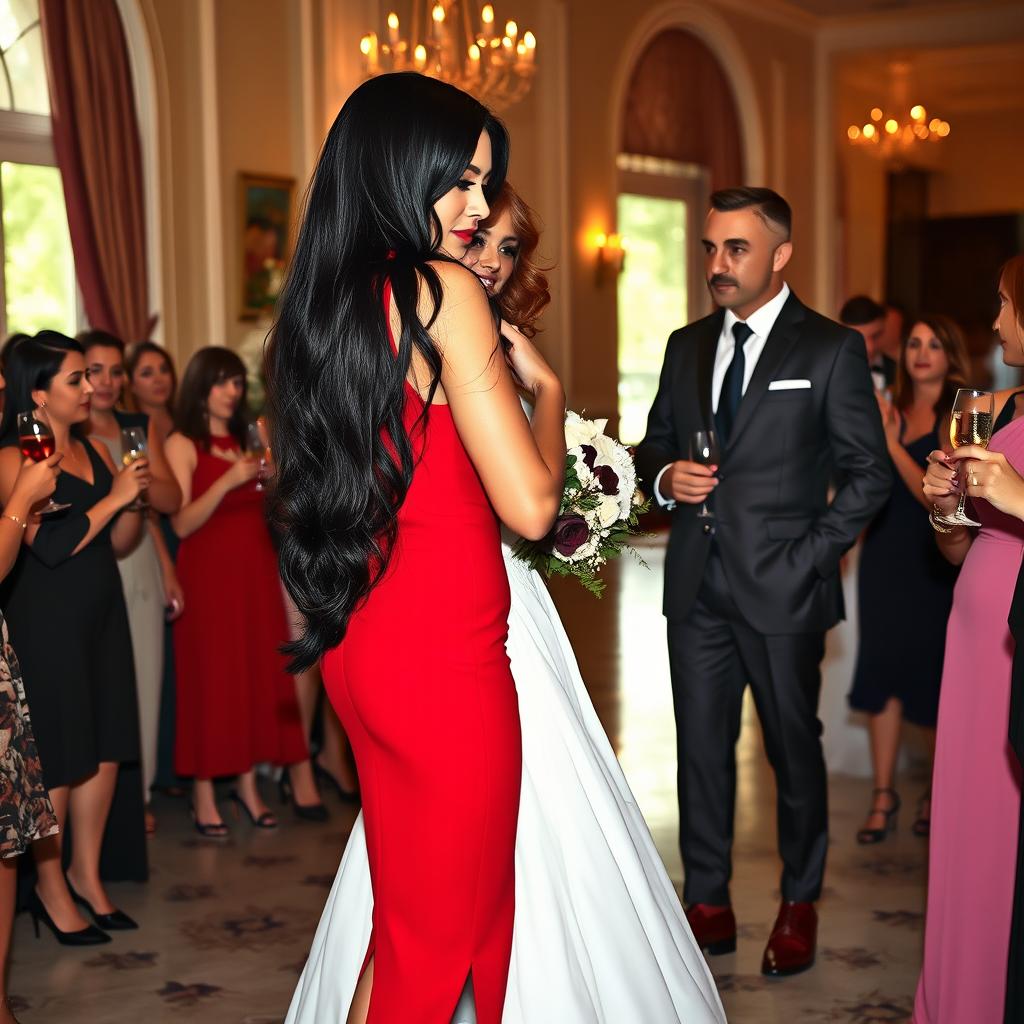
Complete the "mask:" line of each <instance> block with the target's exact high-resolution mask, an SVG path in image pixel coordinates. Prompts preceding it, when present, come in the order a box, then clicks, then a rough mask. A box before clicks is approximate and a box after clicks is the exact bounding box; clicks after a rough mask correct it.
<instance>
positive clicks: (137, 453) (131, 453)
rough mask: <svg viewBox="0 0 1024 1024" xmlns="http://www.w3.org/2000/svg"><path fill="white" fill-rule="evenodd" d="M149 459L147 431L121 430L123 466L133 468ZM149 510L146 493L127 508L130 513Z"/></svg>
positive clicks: (127, 428) (139, 429)
mask: <svg viewBox="0 0 1024 1024" xmlns="http://www.w3.org/2000/svg"><path fill="white" fill-rule="evenodd" d="M148 457H149V443H148V439H147V437H146V431H145V430H144V429H143V428H142V427H122V428H121V464H122V465H124V466H131V465H132V464H133V463H136V462H138V461H139V460H140V459H145V458H148ZM148 509H149V502H148V501H147V500H146V492H145V491H142V492H140V494H139V496H138V498H136V499H135V501H133V502H132V503H131V504H130V505H126V506H125V510H126V511H128V512H145V511H147V510H148Z"/></svg>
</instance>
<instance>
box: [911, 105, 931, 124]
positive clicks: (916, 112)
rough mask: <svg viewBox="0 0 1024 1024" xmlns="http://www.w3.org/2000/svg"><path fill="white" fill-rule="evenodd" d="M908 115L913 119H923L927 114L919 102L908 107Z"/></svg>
mask: <svg viewBox="0 0 1024 1024" xmlns="http://www.w3.org/2000/svg"><path fill="white" fill-rule="evenodd" d="M910 116H911V117H912V118H913V119H914V120H915V121H923V120H924V119H925V118H926V117H927V116H928V114H927V112H926V111H925V109H924V107H922V106H921V104H920V103H918V104H917V106H916V107H911V108H910Z"/></svg>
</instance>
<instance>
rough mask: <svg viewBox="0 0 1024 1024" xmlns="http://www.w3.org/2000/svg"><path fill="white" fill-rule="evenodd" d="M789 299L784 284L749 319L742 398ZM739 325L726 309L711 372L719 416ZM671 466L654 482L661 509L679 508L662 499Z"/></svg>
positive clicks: (713, 399)
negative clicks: (723, 386) (662, 488)
mask: <svg viewBox="0 0 1024 1024" xmlns="http://www.w3.org/2000/svg"><path fill="white" fill-rule="evenodd" d="M789 295H790V292H789V285H788V284H786V283H785V282H783V283H782V289H781V290H780V291H779V294H778V295H776V296H775V297H774V298H771V299H769V300H768V301H767V302H766V303H765V304H764V305H763V306H761V307H760V308H759V309H755V310H754V312H753V313H751V314H750V316H748V317H747V320H746V324H747V326H748V327H749V328H750V330H751V331H752V332H753V333H752V334H751V335H750V337H749V338H747V340H746V341H745V342H744V343H743V355H744V356H745V357H746V364H745V366H744V370H743V390H742V394H744V395H745V394H746V393H747V387H748V385H749V384H750V379H751V377H753V376H754V367H755V366H757V361H758V359H760V358H761V353H762V352H763V351H764V345H765V342H766V341H767V340H768V335H769V334H771V332H772V328H773V327H774V326H775V321H776V320H778V318H779V314H780V313H781V312H782V307H783V306H784V305H785V304H786V299H788V298H789ZM736 323H739V317H737V316H736V314H735V313H734V312H733V311H732V310H731V309H727V310H726V311H725V318H724V319H723V320H722V333H721V334H719V336H718V347H717V348H716V349H715V366H714V369H713V370H712V371H711V408H712V410H713V411H714V412H716V413H717V412H718V400H719V398H720V397H721V395H722V382H723V381H724V380H725V372H726V370H728V369H729V364H730V363H731V362H732V357H733V354H734V353H735V351H736V339H735V338H734V337H733V334H732V328H733V324H736ZM671 465H672V463H669V465H668V466H664V467H662V469H661V472H659V473H658V475H657V476H656V477H655V478H654V497H655V499H656V500H657V502H658V504H659V505H661V507H662V508H667V509H670V510H671V509H674V508H675V507H676V503H675V502H674V501H672V500H670V499H668V498H664V497H662V494H661V486H660V485H661V478H662V477H663V476H664V475H665V470H666V469H668V468H669V466H671Z"/></svg>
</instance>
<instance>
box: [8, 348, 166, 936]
mask: <svg viewBox="0 0 1024 1024" xmlns="http://www.w3.org/2000/svg"><path fill="white" fill-rule="evenodd" d="M4 374H5V376H6V378H7V390H6V400H5V404H4V413H3V419H2V421H0V445H2V447H0V499H3V500H5V501H7V500H9V498H10V496H11V494H12V493H13V491H14V489H15V486H16V481H17V479H18V474H19V472H20V471H21V469H22V454H21V451H20V450H19V439H18V432H17V427H16V424H17V420H18V414H19V413H32V414H33V415H34V418H36V419H38V420H40V421H43V422H45V424H46V425H47V427H48V428H49V430H50V431H51V433H52V436H53V439H54V446H55V449H56V451H57V452H59V453H61V454H62V455H63V460H62V461H61V464H60V467H61V473H60V476H59V477H58V479H57V485H56V490H55V492H54V498H55V500H56V502H57V503H58V504H62V505H66V506H68V507H67V508H66V509H64V510H63V511H62V512H59V513H55V514H52V515H44V516H41V517H40V518H39V520H38V521H33V522H30V523H29V524H28V526H27V528H26V530H25V533H24V536H25V541H26V545H27V549H26V550H24V551H23V552H22V554H21V557H20V558H19V559H18V562H17V564H16V565H15V567H14V568H13V569H12V570H11V572H10V574H9V575H8V577H7V578H6V579H5V580H4V583H3V590H2V600H0V603H2V605H3V608H4V611H5V613H6V616H7V621H8V625H9V627H10V631H11V638H12V640H13V641H14V643H15V644H16V646H17V649H18V655H19V659H20V661H21V666H22V668H23V670H24V674H25V688H26V693H27V695H28V698H29V701H30V703H31V705H32V708H33V726H34V729H35V734H36V741H37V744H38V748H39V755H40V759H41V761H42V765H43V779H44V782H45V784H46V786H47V788H48V789H49V791H50V797H51V800H52V801H53V806H54V809H55V810H56V813H57V818H58V820H59V822H60V823H61V824H62V825H63V823H64V821H65V820H66V819H68V818H70V821H71V824H72V826H73V833H74V834H73V842H72V851H71V858H70V864H69V866H68V871H67V879H66V880H65V876H64V873H63V871H62V867H61V860H62V852H63V851H62V842H63V840H62V836H61V835H57V836H53V837H51V838H48V839H44V840H41V841H40V842H38V843H36V844H35V846H34V847H33V853H34V855H35V861H36V867H37V871H38V881H37V885H36V889H35V891H34V893H33V902H32V908H31V909H32V915H33V919H34V920H35V922H36V925H37V927H38V924H39V922H40V921H42V922H43V923H44V924H46V925H47V926H48V927H49V928H50V930H51V931H52V932H53V934H54V936H55V937H56V938H57V940H58V941H59V942H61V943H62V944H65V945H83V944H89V943H95V942H105V941H108V936H107V935H106V932H107V931H109V930H119V929H127V928H134V927H136V925H135V922H134V921H132V920H131V918H129V917H128V916H127V915H125V914H123V913H122V912H121V911H119V910H117V909H116V907H114V905H113V904H112V903H111V901H110V899H109V897H108V896H107V893H106V890H105V889H104V885H103V879H104V878H105V879H107V880H113V879H115V878H134V879H138V880H144V879H145V877H146V847H145V833H144V828H143V816H142V799H141V792H140V791H139V790H138V789H137V788H133V789H132V791H131V792H127V791H126V793H125V794H124V801H123V803H122V807H121V811H120V814H119V816H118V818H117V819H116V820H115V819H112V820H111V823H110V835H109V837H108V839H109V842H108V847H109V851H110V853H109V857H107V858H106V859H105V860H104V863H103V864H102V865H101V857H100V854H101V848H102V847H103V843H104V837H105V834H106V833H107V831H108V829H107V825H108V815H109V814H110V810H111V803H112V800H113V797H114V790H115V786H116V783H117V778H118V769H119V765H120V764H121V763H123V762H128V763H133V762H136V761H138V757H139V735H138V707H137V703H136V695H135V671H134V666H133V664H132V654H131V636H130V633H129V629H128V615H127V611H126V608H125V601H124V593H123V591H122V588H121V578H120V575H119V574H118V571H117V555H119V554H124V553H127V552H128V551H129V550H131V549H132V547H134V546H135V544H137V543H138V539H139V536H140V532H141V529H142V516H141V515H140V514H139V513H138V512H132V511H129V507H130V506H131V505H132V504H133V503H134V502H135V500H136V499H137V498H138V496H139V494H140V493H141V492H142V491H143V490H145V489H146V487H148V486H149V484H150V483H151V478H150V473H149V464H148V462H147V461H146V460H145V459H143V460H140V461H138V462H135V463H133V464H132V465H131V466H129V467H125V468H122V469H118V467H116V466H115V465H114V462H113V460H112V459H111V457H110V454H109V453H108V452H107V449H106V447H105V446H104V445H102V444H101V443H100V442H94V441H90V440H89V438H88V436H87V434H86V425H87V422H88V419H89V405H90V399H91V397H92V391H93V389H92V385H91V384H90V383H89V380H88V376H87V374H86V364H85V354H84V352H83V350H82V347H81V345H80V344H79V343H78V342H77V341H75V340H74V339H72V338H67V337H65V336H64V335H62V334H58V333H57V332H55V331H41V332H40V333H39V334H37V335H35V336H34V337H32V338H27V339H24V340H23V341H21V342H20V343H19V344H18V345H16V346H15V347H14V349H13V350H12V351H11V352H10V353H9V354H8V356H7V361H6V365H5V367H4ZM76 902H78V903H80V904H81V906H82V907H83V908H84V909H85V910H86V911H87V912H88V913H89V914H90V915H91V917H92V919H93V920H94V921H95V923H96V925H98V926H99V928H95V927H92V926H90V925H89V924H88V923H87V921H86V919H85V918H84V917H83V916H82V915H81V914H80V913H79V910H78V908H77V907H76V906H75V903H76ZM101 929H102V930H101Z"/></svg>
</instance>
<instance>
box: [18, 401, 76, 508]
mask: <svg viewBox="0 0 1024 1024" xmlns="http://www.w3.org/2000/svg"><path fill="white" fill-rule="evenodd" d="M18 446H19V447H20V448H21V454H22V455H24V456H25V458H26V459H31V460H32V461H33V462H45V461H46V460H47V459H48V458H49V457H50V456H51V455H52V454H53V453H54V452H55V451H56V450H57V442H56V440H55V439H54V436H53V431H52V430H51V429H50V424H49V423H43V421H42V420H37V419H36V415H35V413H34V412H19V413H18ZM66 508H71V506H70V505H67V504H61V503H60V502H56V501H54V500H53V498H51V499H50V500H49V501H48V502H47V503H46V504H45V505H44V506H43V507H42V508H41V509H38V510H37V511H38V514H39V515H41V516H45V515H49V514H50V513H51V512H61V511H63V510H64V509H66Z"/></svg>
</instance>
